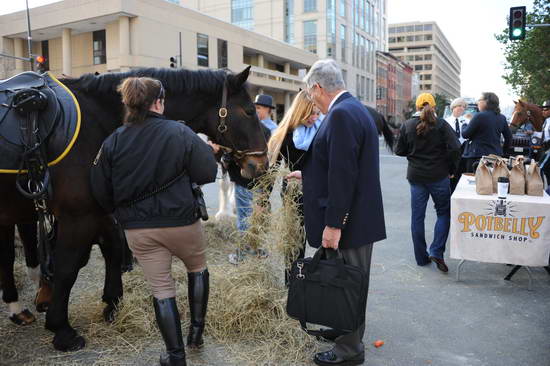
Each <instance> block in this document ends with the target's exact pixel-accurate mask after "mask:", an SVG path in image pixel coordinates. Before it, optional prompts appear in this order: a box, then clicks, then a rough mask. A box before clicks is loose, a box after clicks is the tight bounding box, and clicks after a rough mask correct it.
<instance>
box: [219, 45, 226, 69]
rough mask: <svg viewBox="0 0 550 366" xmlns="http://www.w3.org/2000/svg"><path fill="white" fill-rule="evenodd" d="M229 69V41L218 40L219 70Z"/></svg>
mask: <svg viewBox="0 0 550 366" xmlns="http://www.w3.org/2000/svg"><path fill="white" fill-rule="evenodd" d="M226 67H227V41H226V40H224V39H218V69H223V68H226Z"/></svg>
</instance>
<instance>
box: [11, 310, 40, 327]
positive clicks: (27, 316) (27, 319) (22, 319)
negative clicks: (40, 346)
mask: <svg viewBox="0 0 550 366" xmlns="http://www.w3.org/2000/svg"><path fill="white" fill-rule="evenodd" d="M10 320H11V321H12V322H14V323H15V324H17V325H29V324H31V323H34V322H35V321H36V318H35V316H34V315H33V314H32V313H31V312H30V311H29V310H28V309H25V310H23V311H22V312H20V313H19V314H13V315H12V316H10Z"/></svg>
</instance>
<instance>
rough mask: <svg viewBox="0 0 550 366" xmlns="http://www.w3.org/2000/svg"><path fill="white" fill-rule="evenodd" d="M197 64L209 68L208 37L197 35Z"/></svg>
mask: <svg viewBox="0 0 550 366" xmlns="http://www.w3.org/2000/svg"><path fill="white" fill-rule="evenodd" d="M197 64H198V65H199V66H205V67H208V36H207V35H206V34H201V33H197Z"/></svg>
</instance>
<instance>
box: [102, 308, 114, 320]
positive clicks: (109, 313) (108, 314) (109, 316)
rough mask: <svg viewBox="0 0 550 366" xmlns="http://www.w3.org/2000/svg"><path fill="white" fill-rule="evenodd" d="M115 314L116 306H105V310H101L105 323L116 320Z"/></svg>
mask: <svg viewBox="0 0 550 366" xmlns="http://www.w3.org/2000/svg"><path fill="white" fill-rule="evenodd" d="M116 312H117V308H116V306H114V305H107V306H106V307H105V309H103V319H105V321H106V322H107V323H112V322H114V321H115V319H116Z"/></svg>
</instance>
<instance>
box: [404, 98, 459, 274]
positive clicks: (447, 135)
mask: <svg viewBox="0 0 550 366" xmlns="http://www.w3.org/2000/svg"><path fill="white" fill-rule="evenodd" d="M434 108H435V99H434V97H433V96H432V95H431V94H429V93H422V94H420V95H419V96H418V98H416V110H417V112H416V113H415V114H414V115H413V117H412V118H411V119H409V120H408V121H406V122H405V123H404V124H403V125H402V127H401V134H400V136H399V140H398V142H397V147H396V150H395V153H396V154H397V155H399V156H406V157H407V160H408V161H409V164H408V168H407V179H408V181H409V184H410V187H411V233H412V241H413V247H414V256H415V259H416V263H417V264H418V265H419V266H425V265H427V264H429V263H431V262H432V261H433V262H434V263H435V264H436V265H437V268H438V269H439V270H440V271H442V272H448V271H449V269H448V267H447V265H446V264H445V260H444V258H443V256H444V253H445V244H446V242H447V236H448V235H449V227H450V222H451V187H450V182H449V178H450V177H452V176H453V174H454V172H455V171H456V168H457V164H458V161H459V158H460V143H459V141H458V138H457V137H456V134H455V131H454V130H453V129H452V128H451V126H450V125H449V124H448V123H447V122H446V121H445V120H443V119H441V118H438V117H437V115H436V113H435V109H434ZM430 196H431V197H432V200H433V201H434V204H435V210H436V213H437V221H436V223H435V228H434V238H433V242H432V243H431V245H430V248H429V252H428V251H427V249H428V248H427V245H426V233H425V230H424V218H425V216H426V206H427V203H428V198H429V197H430Z"/></svg>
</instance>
